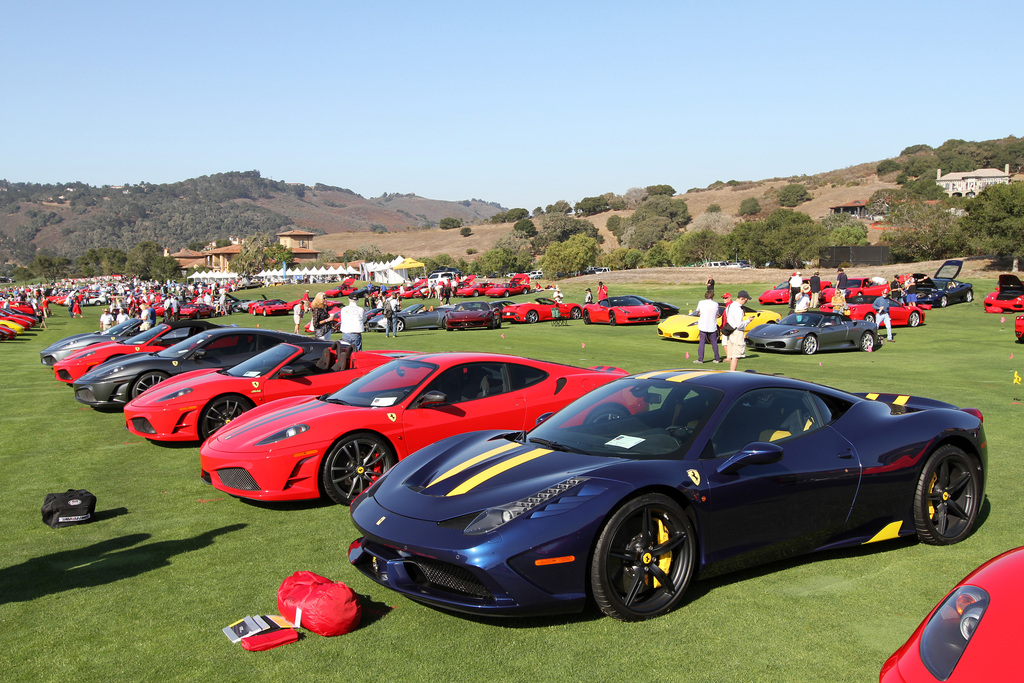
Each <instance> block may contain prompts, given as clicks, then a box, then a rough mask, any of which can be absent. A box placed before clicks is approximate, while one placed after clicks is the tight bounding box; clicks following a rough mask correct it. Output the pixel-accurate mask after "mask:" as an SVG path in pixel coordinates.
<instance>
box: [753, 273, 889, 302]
mask: <svg viewBox="0 0 1024 683" xmlns="http://www.w3.org/2000/svg"><path fill="white" fill-rule="evenodd" d="M803 282H807V278H803ZM886 289H888V288H886ZM826 291H828V292H829V295H828V296H829V298H832V291H833V288H832V283H831V282H829V281H828V280H822V281H821V292H822V293H821V301H828V299H826V298H825V292H826ZM757 300H758V302H759V303H760V304H761V305H762V306H764V305H772V304H775V305H779V306H788V305H789V280H786V281H785V282H783V283H781V284H778V285H775V287H773V288H772V289H766V290H765V291H763V292H761V296H759V297H757Z"/></svg>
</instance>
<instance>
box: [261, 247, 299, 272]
mask: <svg viewBox="0 0 1024 683" xmlns="http://www.w3.org/2000/svg"><path fill="white" fill-rule="evenodd" d="M265 254H266V258H267V261H268V262H269V263H271V264H273V265H272V267H275V268H280V267H281V264H287V265H288V267H289V268H291V267H292V266H293V265H294V264H295V254H293V253H292V250H291V249H289V248H288V247H286V246H284V245H283V244H281V243H279V242H277V243H274V244H271V245H270V246H269V247H267V250H266V252H265Z"/></svg>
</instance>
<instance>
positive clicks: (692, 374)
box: [665, 370, 714, 382]
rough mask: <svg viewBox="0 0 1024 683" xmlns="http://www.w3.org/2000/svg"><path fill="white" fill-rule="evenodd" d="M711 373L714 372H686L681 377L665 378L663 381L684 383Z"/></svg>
mask: <svg viewBox="0 0 1024 683" xmlns="http://www.w3.org/2000/svg"><path fill="white" fill-rule="evenodd" d="M712 372H714V371H713V370H704V371H703V372H700V371H687V372H684V373H683V374H681V375H675V376H673V377H666V378H665V381H666V382H685V381H686V380H688V379H693V378H694V377H704V376H706V375H710V374H712Z"/></svg>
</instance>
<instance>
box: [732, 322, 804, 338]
mask: <svg viewBox="0 0 1024 683" xmlns="http://www.w3.org/2000/svg"><path fill="white" fill-rule="evenodd" d="M816 329H818V328H816V327H806V326H801V325H782V324H780V323H778V322H769V323H765V324H764V325H758V326H757V327H755V328H754V329H752V330H751V331H750V332H747V336H748V337H781V336H782V335H784V334H786V333H787V332H789V331H790V330H795V331H797V332H800V331H802V330H803V331H808V332H810V331H812V330H816Z"/></svg>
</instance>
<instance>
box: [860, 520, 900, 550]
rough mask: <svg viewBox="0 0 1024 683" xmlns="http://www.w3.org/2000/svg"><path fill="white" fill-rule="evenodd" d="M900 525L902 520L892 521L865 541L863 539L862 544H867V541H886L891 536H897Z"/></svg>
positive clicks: (898, 535)
mask: <svg viewBox="0 0 1024 683" xmlns="http://www.w3.org/2000/svg"><path fill="white" fill-rule="evenodd" d="M902 526H903V522H892V523H890V524H886V525H885V528H884V529H882V530H881V531H879V532H878V533H877V534H875V535H874V536H872V537H871V538H870V539H868V540H867V541H864V545H867V544H868V543H876V542H878V541H888V540H889V539H892V538H899V537H900V527H902Z"/></svg>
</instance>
